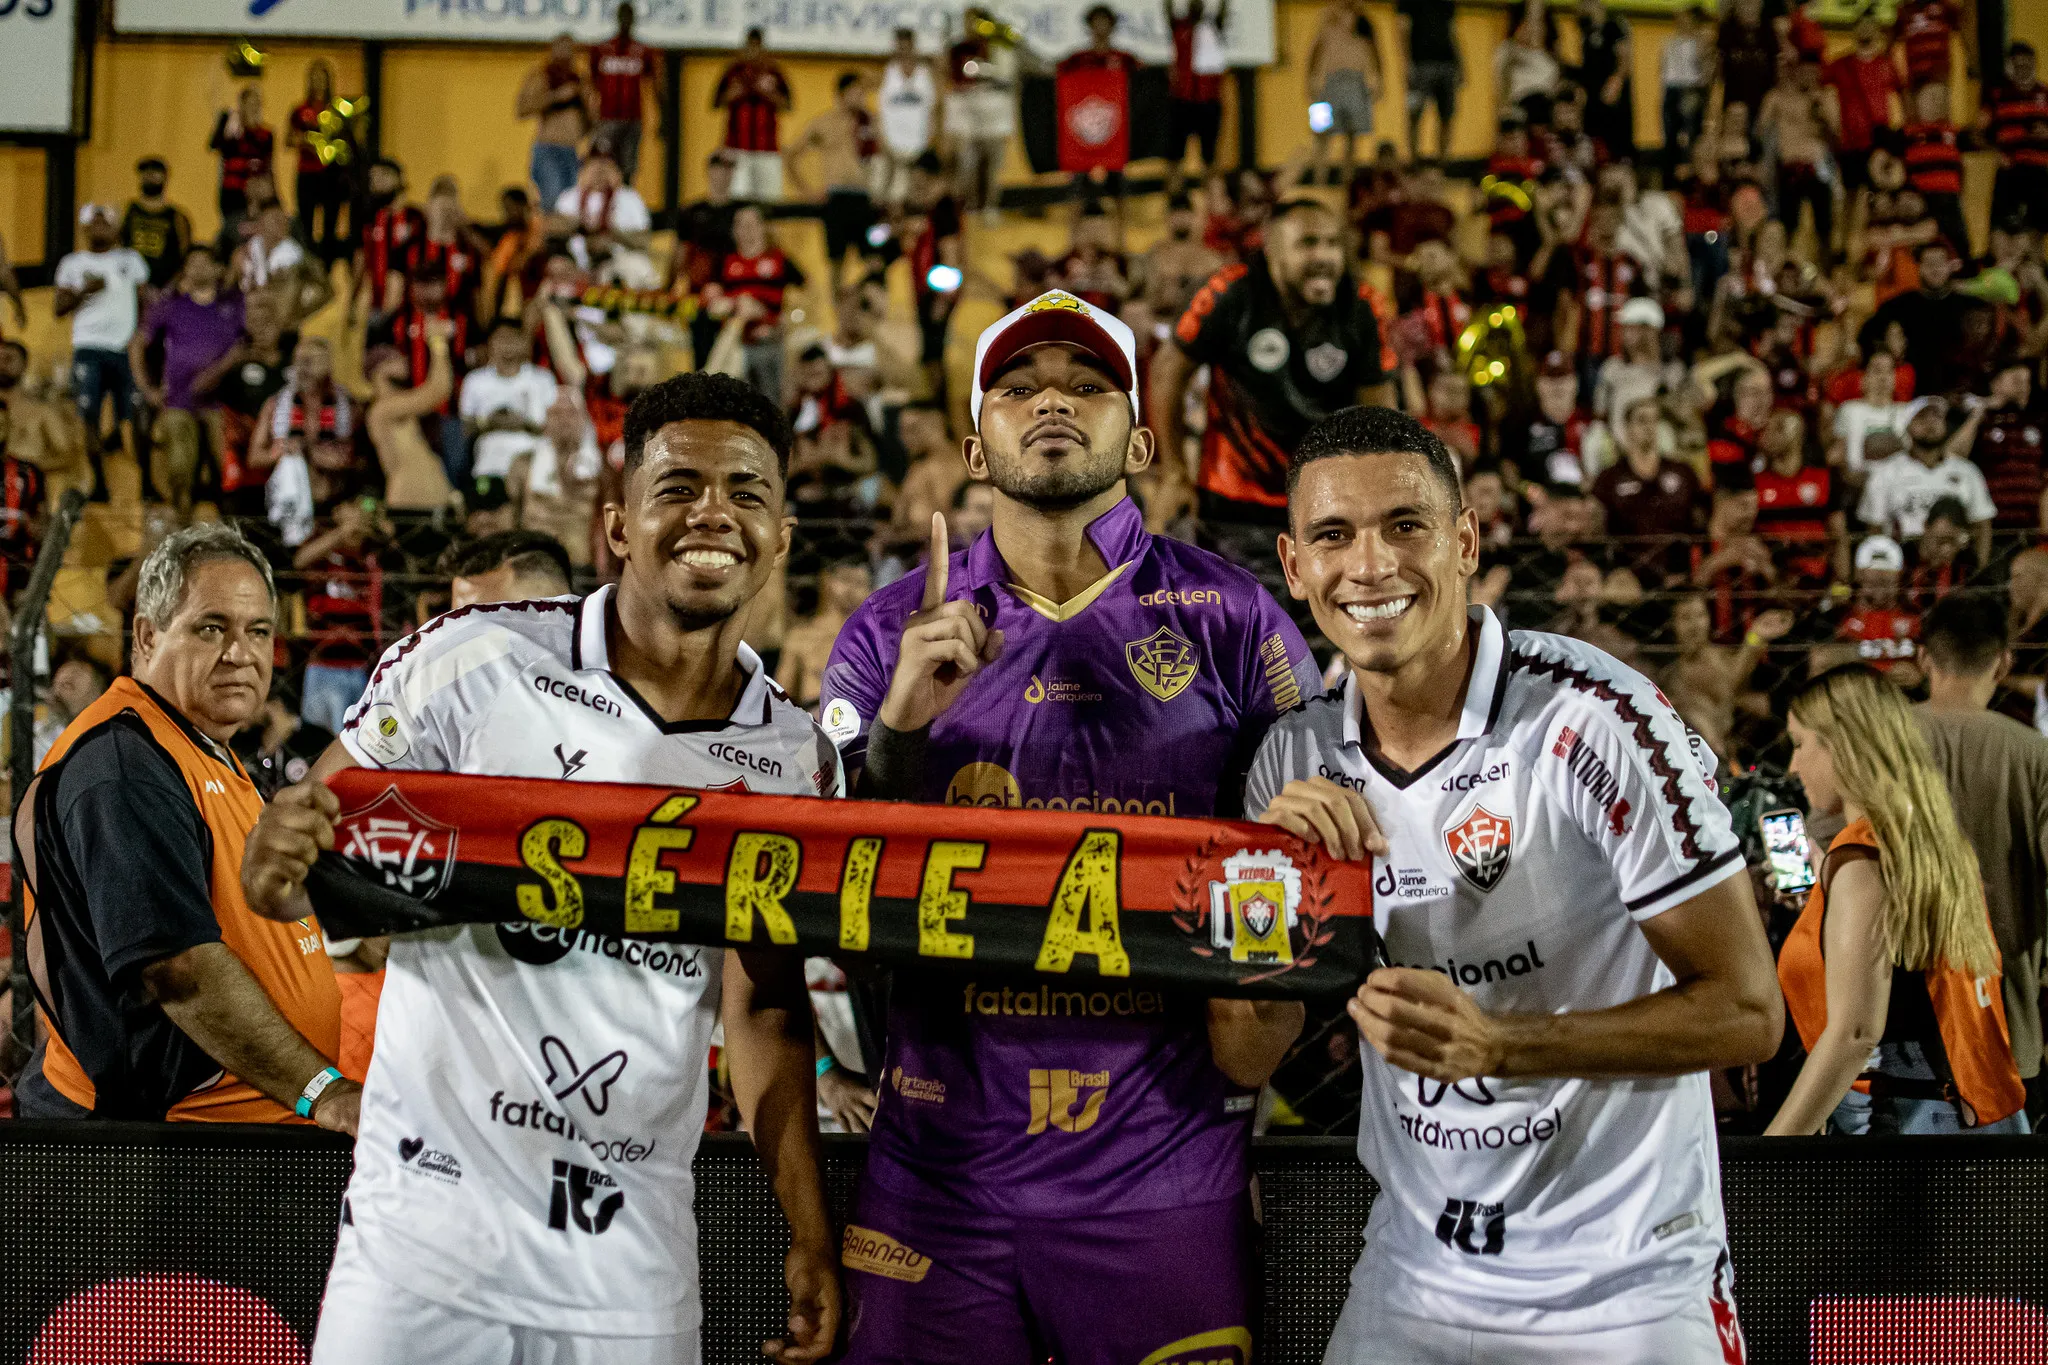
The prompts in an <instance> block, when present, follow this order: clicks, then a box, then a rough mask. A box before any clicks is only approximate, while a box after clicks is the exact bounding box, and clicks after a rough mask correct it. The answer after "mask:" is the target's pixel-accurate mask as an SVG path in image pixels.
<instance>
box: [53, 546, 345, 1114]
mask: <svg viewBox="0 0 2048 1365" xmlns="http://www.w3.org/2000/svg"><path fill="white" fill-rule="evenodd" d="M276 619H277V594H276V588H275V585H274V584H273V583H272V581H271V577H270V569H269V566H268V565H267V564H266V563H265V562H264V559H263V555H262V553H261V552H260V551H258V550H257V549H256V547H255V546H253V545H251V544H250V543H249V542H248V541H247V540H245V539H243V538H242V536H241V534H240V533H239V532H237V531H235V530H234V529H232V528H230V527H227V526H221V525H200V526H193V527H190V528H188V529H186V530H183V531H179V532H177V533H176V534H175V535H172V536H171V537H169V538H168V539H166V540H165V541H164V543H163V544H162V545H160V546H158V547H157V549H156V550H155V551H154V552H152V553H151V555H150V556H149V558H148V559H147V560H146V561H144V563H143V566H142V572H141V579H140V583H139V586H138V588H137V590H136V603H135V667H134V675H133V676H132V677H124V678H121V679H119V680H118V681H116V682H115V683H114V685H113V686H112V687H110V688H108V689H107V692H106V694H105V695H104V696H102V697H101V698H100V699H99V700H98V701H96V702H94V703H93V704H92V705H91V706H88V707H87V708H86V709H85V710H84V711H83V712H81V713H80V714H79V716H78V718H77V719H76V720H74V721H72V722H71V724H70V725H69V726H67V727H66V728H65V730H64V733H63V734H62V735H61V736H60V737H59V738H58V740H57V743H56V744H55V745H54V746H53V747H52V748H51V750H50V752H49V755H48V756H47V757H46V758H45V759H44V761H43V765H42V771H41V772H40V773H39V774H38V775H37V777H36V779H35V781H34V782H32V783H30V785H29V787H28V789H27V792H26V793H25V794H24V796H23V799H22V802H21V806H20V808H19V810H18V812H17V814H16V817H15V824H14V847H15V866H16V867H17V868H18V869H20V870H21V873H22V875H23V876H24V877H25V878H26V882H27V887H28V893H29V894H28V916H29V918H28V953H29V960H30V963H31V964H32V965H31V969H30V970H31V973H32V975H33V978H34V984H35V991H36V1002H37V1004H38V1005H39V1006H40V1007H41V1013H42V1019H43V1023H44V1025H45V1027H46V1031H47V1034H48V1037H47V1039H46V1041H45V1042H44V1043H43V1045H42V1046H41V1047H39V1048H38V1049H37V1050H36V1054H35V1056H34V1057H33V1058H31V1059H30V1062H29V1067H28V1070H27V1071H26V1072H25V1073H24V1074H23V1076H22V1080H21V1083H20V1086H19V1087H18V1089H17V1091H16V1095H17V1103H18V1105H19V1110H20V1113H21V1115H22V1117H24V1118H105V1119H172V1120H185V1121H196V1122H213V1123H303V1122H307V1121H311V1122H313V1123H317V1124H319V1125H320V1126H321V1127H323V1128H331V1129H335V1130H338V1131H341V1132H347V1133H353V1132H354V1131H355V1127H356V1105H357V1098H358V1096H359V1095H360V1093H361V1088H360V1087H359V1086H358V1085H357V1084H356V1083H355V1082H353V1081H349V1080H345V1079H343V1078H342V1076H341V1073H340V1072H339V1071H338V1070H336V1069H335V1068H334V1066H333V1058H334V1056H335V1050H336V1046H337V1041H338V1033H339V1028H340V998H339V995H338V993H337V992H336V989H335V984H334V968H333V965H332V964H331V963H330V962H329V961H328V957H327V952H326V949H325V948H324V947H323V946H322V944H321V938H320V929H319V927H318V926H317V925H316V924H314V923H313V922H312V920H311V919H304V920H300V921H298V922H296V923H276V922H273V921H271V920H266V919H261V918H259V917H258V916H256V915H254V914H252V913H251V912H250V910H249V908H248V905H247V904H246V902H244V900H243V898H242V880H241V868H242V845H243V842H244V840H246V839H247V837H248V834H249V831H250V830H251V829H253V828H254V827H255V825H256V819H257V816H258V815H260V814H261V813H262V810H263V799H262V797H261V796H260V795H258V794H257V791H256V788H255V785H254V784H253V783H252V782H251V781H250V780H249V774H248V773H247V771H246V770H244V768H243V767H242V764H241V762H240V761H239V760H238V759H237V758H236V757H235V756H234V753H233V752H232V751H231V750H230V749H229V748H228V740H229V738H230V737H231V736H232V735H233V734H234V733H235V731H236V730H238V729H240V728H241V727H242V726H243V725H245V724H246V723H247V722H248V720H249V718H250V717H251V716H253V715H254V714H255V713H256V711H257V710H258V709H259V708H260V707H261V706H262V705H263V701H264V697H265V696H266V695H267V694H268V693H269V690H270V665H271V648H272V645H271V637H272V634H273V632H274V631H275V629H276Z"/></svg>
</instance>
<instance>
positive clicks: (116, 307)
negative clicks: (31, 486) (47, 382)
mask: <svg viewBox="0 0 2048 1365" xmlns="http://www.w3.org/2000/svg"><path fill="white" fill-rule="evenodd" d="M78 221H79V223H80V224H82V225H83V226H84V228H85V250H83V251H73V252H68V253H66V254H65V256H64V258H63V259H62V260H60V261H59V262H57V274H56V280H55V283H56V286H57V290H56V298H55V300H54V311H55V312H56V314H57V316H58V317H60V318H62V317H68V318H70V319H71V395H72V397H73V398H74V399H76V400H77V402H78V415H79V417H80V418H82V419H83V420H84V422H85V453H86V457H87V458H88V459H90V460H91V461H92V477H93V490H92V498H93V501H95V502H105V501H107V474H106V470H105V468H104V467H103V466H102V464H101V458H100V452H101V448H102V443H103V436H102V433H103V430H104V429H103V428H102V426H101V420H102V419H101V408H102V406H103V405H105V404H112V406H113V409H114V445H115V447H116V448H117V449H118V448H119V447H120V444H121V432H122V429H123V428H124V427H130V426H132V420H131V419H132V418H133V416H134V410H135V381H134V379H133V377H132V375H131V374H130V372H129V368H128V342H129V340H130V339H131V338H132V337H134V335H135V326H136V315H137V311H138V308H139V306H140V305H139V304H138V302H137V299H138V297H139V291H140V290H141V288H142V286H143V285H145V284H147V283H148V282H149V265H148V263H147V262H145V261H144V260H143V259H142V257H141V255H140V254H139V253H137V252H135V251H133V250H131V249H129V248H128V247H125V246H121V245H120V244H119V243H120V237H121V230H120V228H119V226H118V225H117V224H116V223H115V222H114V211H113V210H112V209H110V208H108V207H107V206H106V205H105V204H87V205H86V206H85V207H84V208H82V209H80V210H79V211H78ZM136 444H137V445H138V446H139V445H140V444H141V443H140V441H139V440H138V441H137V443H136Z"/></svg>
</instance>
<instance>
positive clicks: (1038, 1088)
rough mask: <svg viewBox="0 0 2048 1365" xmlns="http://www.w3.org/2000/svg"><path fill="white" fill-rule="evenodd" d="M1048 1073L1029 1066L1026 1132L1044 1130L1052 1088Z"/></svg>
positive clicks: (1048, 1113)
mask: <svg viewBox="0 0 2048 1365" xmlns="http://www.w3.org/2000/svg"><path fill="white" fill-rule="evenodd" d="M1050 1075H1051V1073H1050V1072H1047V1071H1044V1070H1042V1069H1040V1068H1038V1067H1035V1066H1034V1067H1032V1068H1031V1122H1030V1123H1028V1124H1026V1125H1025V1128H1024V1131H1025V1133H1027V1134H1031V1133H1042V1132H1044V1131H1045V1124H1046V1119H1047V1118H1048V1117H1049V1116H1050V1115H1051V1113H1052V1088H1051V1086H1050V1084H1049V1083H1048V1080H1047V1078H1048V1077H1049V1076H1050Z"/></svg>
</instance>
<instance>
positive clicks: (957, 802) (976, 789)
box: [946, 763, 1024, 808]
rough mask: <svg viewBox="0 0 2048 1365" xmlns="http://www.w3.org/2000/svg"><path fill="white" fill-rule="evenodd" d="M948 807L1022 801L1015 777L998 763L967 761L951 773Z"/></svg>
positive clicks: (1022, 797)
mask: <svg viewBox="0 0 2048 1365" xmlns="http://www.w3.org/2000/svg"><path fill="white" fill-rule="evenodd" d="M946 804H947V805H949V806H1009V807H1012V808H1014V807H1017V806H1021V805H1023V804H1024V793H1023V792H1022V791H1021V790H1020V789H1019V788H1018V786H1017V779H1016V778H1015V777H1013V776H1012V775H1011V774H1010V770H1009V769H1008V768H1005V767H1004V766H1003V765H1002V764H1000V763H969V764H968V765H967V766H966V767H964V768H962V769H961V770H960V771H959V772H957V773H954V774H953V780H952V781H951V782H948V783H947V784H946Z"/></svg>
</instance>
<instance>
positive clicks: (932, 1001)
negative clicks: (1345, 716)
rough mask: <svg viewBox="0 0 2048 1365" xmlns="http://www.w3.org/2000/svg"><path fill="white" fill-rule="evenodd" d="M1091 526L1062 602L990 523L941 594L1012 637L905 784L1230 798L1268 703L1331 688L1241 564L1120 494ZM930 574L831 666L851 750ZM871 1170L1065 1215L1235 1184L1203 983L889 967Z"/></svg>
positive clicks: (830, 686) (830, 726)
mask: <svg viewBox="0 0 2048 1365" xmlns="http://www.w3.org/2000/svg"><path fill="white" fill-rule="evenodd" d="M1088 538H1089V539H1090V541H1092V542H1093V543H1094V545H1095V548H1096V549H1097V551H1099V552H1100V553H1101V555H1102V559H1103V562H1104V563H1106V564H1108V565H1109V566H1110V572H1109V573H1108V574H1107V575H1105V576H1104V578H1102V579H1101V580H1100V581H1099V582H1097V583H1096V584H1094V585H1093V586H1092V587H1090V588H1089V589H1088V590H1086V591H1085V592H1083V593H1082V594H1081V595H1080V596H1078V597H1076V598H1074V599H1073V600H1072V601H1070V602H1066V603H1054V602H1049V601H1047V600H1045V599H1044V598H1040V597H1038V596H1037V595H1036V594H1033V593H1030V592H1028V591H1027V590H1025V589H1023V588H1020V587H1016V586H1014V585H1012V584H1011V582H1010V573H1009V569H1008V566H1006V565H1005V564H1004V563H1003V558H1002V555H1001V554H1000V553H999V552H998V551H997V549H996V544H995V536H994V533H993V532H989V531H984V532H982V534H981V536H980V537H979V538H977V539H976V540H975V541H974V543H973V544H972V545H970V546H969V547H968V548H967V549H966V550H964V551H961V552H959V553H956V554H955V555H954V556H953V560H952V566H951V569H950V571H949V574H948V580H947V581H948V584H949V591H948V597H949V598H950V599H959V598H966V599H968V600H970V601H972V602H973V603H974V604H975V606H976V607H977V609H978V610H979V611H980V612H981V615H982V619H983V620H984V621H986V622H987V623H988V624H989V625H990V626H992V627H994V628H996V629H1000V630H1002V631H1003V632H1004V643H1003V655H1002V657H1001V658H1000V659H998V660H997V661H996V662H995V663H994V664H992V665H990V666H989V667H988V668H986V669H984V670H983V671H982V672H981V673H980V674H978V675H977V676H976V677H975V679H974V680H973V682H972V683H970V684H969V685H968V687H967V689H966V691H965V692H964V693H963V694H962V695H961V696H960V697H959V698H958V699H956V700H955V701H954V703H953V705H952V707H951V708H950V709H948V710H947V712H946V713H945V714H944V715H943V716H941V717H939V719H938V721H937V723H936V724H934V725H933V726H932V733H931V738H930V741H929V744H928V747H927V749H926V766H925V772H924V780H923V788H922V790H921V791H920V792H919V793H918V795H919V799H921V800H925V801H932V802H946V803H949V804H954V805H980V806H1022V807H1025V808H1027V809H1032V810H1069V811H1074V810H1078V811H1119V812H1125V813H1144V814H1149V815H1189V816H1196V815H1212V814H1235V813H1237V811H1238V808H1239V802H1240V797H1241V789H1242V785H1243V776H1244V772H1245V769H1246V767H1247V766H1248V764H1249V762H1250V758H1251V755H1252V754H1253V753H1254V752H1255V751H1256V750H1257V748H1258V745H1259V741H1260V740H1261V738H1263V736H1264V734H1265V732H1266V729H1267V727H1268V726H1269V725H1270V724H1271V722H1272V720H1273V718H1274V717H1275V716H1276V715H1278V714H1279V713H1280V712H1282V711H1285V710H1287V709H1289V708H1291V707H1293V706H1296V705H1298V704H1300V703H1301V702H1302V701H1304V700H1306V699H1307V698H1310V697H1313V696H1316V695H1318V694H1319V693H1320V692H1321V691H1322V684H1321V681H1320V679H1319V677H1318V675H1317V673H1316V668H1315V662H1314V660H1313V659H1312V658H1311V657H1310V655H1309V652H1308V646H1307V644H1306V643H1305V642H1304V641H1303V640H1302V638H1301V633H1300V632H1299V631H1298V630H1296V629H1295V627H1294V623H1293V622H1292V621H1290V620H1289V619H1288V617H1287V615H1286V613H1285V612H1283V611H1282V610H1281V609H1280V606H1279V604H1278V603H1276V602H1275V601H1274V600H1273V599H1272V598H1271V597H1269V596H1268V595H1267V594H1266V591H1265V590H1264V589H1263V588H1261V587H1260V586H1259V584H1258V582H1257V580H1255V579H1254V578H1253V577H1252V576H1251V575H1250V574H1248V573H1246V572H1245V571H1244V570H1242V569H1239V568H1236V567H1235V566H1233V565H1231V564H1228V563H1226V562H1225V561H1223V560H1222V559H1219V558H1217V557H1216V556H1215V555H1212V554H1209V553H1208V552H1206V551H1204V550H1198V549H1195V548H1193V547H1192V546H1189V545H1183V544H1181V543H1180V542H1178V541H1173V540H1167V539H1164V538H1154V537H1153V536H1151V535H1148V534H1147V533H1146V531H1145V524H1144V518H1143V516H1142V515H1141V514H1140V513H1139V511H1138V508H1137V506H1136V505H1135V504H1134V503H1132V502H1131V501H1130V500H1129V499H1125V500H1124V501H1122V502H1120V503H1118V504H1117V505H1116V506H1115V507H1113V508H1111V509H1110V510H1109V511H1107V512H1105V513H1103V515H1102V516H1100V517H1098V518H1097V519H1096V520H1095V522H1094V523H1093V524H1092V525H1090V526H1089V528H1088ZM923 595H924V573H923V572H922V571H919V572H916V573H913V574H911V575H910V576H909V577H907V578H904V579H902V580H900V581H899V582H896V583H892V584H890V585H889V586H888V587H886V588H884V589H882V590H881V591H880V592H878V593H876V594H875V595H874V596H873V597H871V598H869V599H868V600H867V602H866V603H865V604H863V605H862V606H861V608H860V609H859V610H858V611H856V612H855V613H854V614H853V617H852V619H851V620H849V621H848V622H847V623H846V626H845V628H844V629H843V630H841V631H840V633H839V639H838V640H837V641H836V642H835V643H834V644H833V646H832V660H831V663H830V664H829V665H828V666H827V667H826V669H825V677H824V693H823V697H822V698H821V700H822V702H823V711H822V716H823V721H824V726H825V730H826V733H827V734H829V735H831V736H832V737H833V739H834V740H836V741H837V742H838V743H839V745H840V752H841V754H842V755H843V756H844V757H845V758H846V760H847V764H848V767H849V770H851V769H852V768H854V767H857V766H859V765H860V763H861V761H862V758H863V756H864V754H865V750H866V746H867V731H868V727H869V726H870V725H872V724H873V723H874V719H875V713H876V712H877V711H878V710H879V709H880V708H881V704H882V698H883V696H884V695H885V694H886V693H887V692H888V689H889V679H890V677H891V676H892V675H893V674H894V672H895V669H896V655H897V650H898V646H899V644H900V642H901V640H902V635H903V623H904V622H905V621H906V620H907V619H908V618H909V617H910V616H911V615H912V614H913V613H914V612H916V611H917V610H918V607H919V604H920V602H921V601H922V599H923ZM876 1080H877V1083H878V1084H879V1085H880V1088H881V1096H882V1099H881V1109H880V1112H879V1113H878V1114H877V1115H876V1117H875V1127H874V1138H873V1141H872V1143H871V1145H870V1146H869V1149H868V1167H867V1169H868V1174H869V1176H870V1178H871V1179H873V1180H874V1181H876V1182H877V1183H878V1184H880V1185H881V1186H882V1187H883V1188H885V1189H889V1190H892V1191H895V1192H897V1193H900V1194H904V1195H907V1196H913V1197H922V1198H933V1197H937V1198H943V1199H950V1200H953V1201H956V1202H960V1203H964V1204H968V1205H971V1206H974V1207H977V1208H980V1209H982V1210H985V1211H987V1212H990V1213H1004V1214H1009V1215H1014V1216H1021V1217H1058V1216H1062V1215H1068V1214H1074V1213H1078V1212H1082V1211H1087V1212H1090V1213H1098V1214H1099V1213H1116V1212H1131V1211H1139V1210H1149V1209H1164V1208H1176V1207H1183V1206H1187V1205H1192V1204H1199V1203H1207V1202H1210V1201H1214V1200H1218V1199H1225V1198H1228V1197H1230V1196H1232V1195H1234V1194H1236V1193H1237V1192H1239V1191H1241V1190H1243V1189H1244V1187H1245V1184H1246V1180H1247V1176H1248V1171H1247V1166H1246V1155H1245V1142H1246V1137H1247V1134H1248V1131H1249V1127H1250V1120H1251V1109H1252V1099H1253V1097H1252V1096H1251V1095H1250V1094H1248V1093H1246V1092H1244V1091H1242V1090H1241V1089H1238V1088H1235V1087H1233V1086H1232V1085H1231V1084H1230V1083H1229V1082H1228V1081H1227V1080H1225V1078H1224V1076H1223V1074H1222V1073H1221V1072H1220V1071H1218V1070H1217V1069H1216V1065H1215V1062H1214V1061H1213V1059H1212V1058H1211V1057H1210V1055H1209V1038H1208V1030H1207V1016H1206V1012H1205V1008H1204V1002H1203V1001H1202V1000H1200V999H1197V998H1181V997H1177V996H1174V995H1171V994H1169V993H1167V992H1164V991H1159V990H1147V989H1134V988H1132V987H1130V986H1129V985H1128V984H1127V983H1121V982H1118V981H1116V980H1115V979H1113V978H1111V979H1105V978H1102V977H1098V976H1095V975H1094V974H1093V973H1092V972H1086V971H1077V972H1076V973H1075V975H1074V979H1073V980H1072V981H1071V982H1069V983H1063V984H1062V986H1060V987H1038V988H1020V987H1017V986H1014V985H1012V986H1005V985H1003V984H1002V983H1000V982H988V981H982V980H978V979H972V978H971V977H970V976H952V975H942V974H939V973H936V972H934V973H898V974H897V977H896V982H895V986H894V988H893V990H892V991H891V999H890V1007H889V1042H888V1057H887V1059H886V1063H885V1065H884V1066H883V1067H882V1068H881V1070H880V1072H879V1073H878V1074H877V1076H876Z"/></svg>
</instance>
